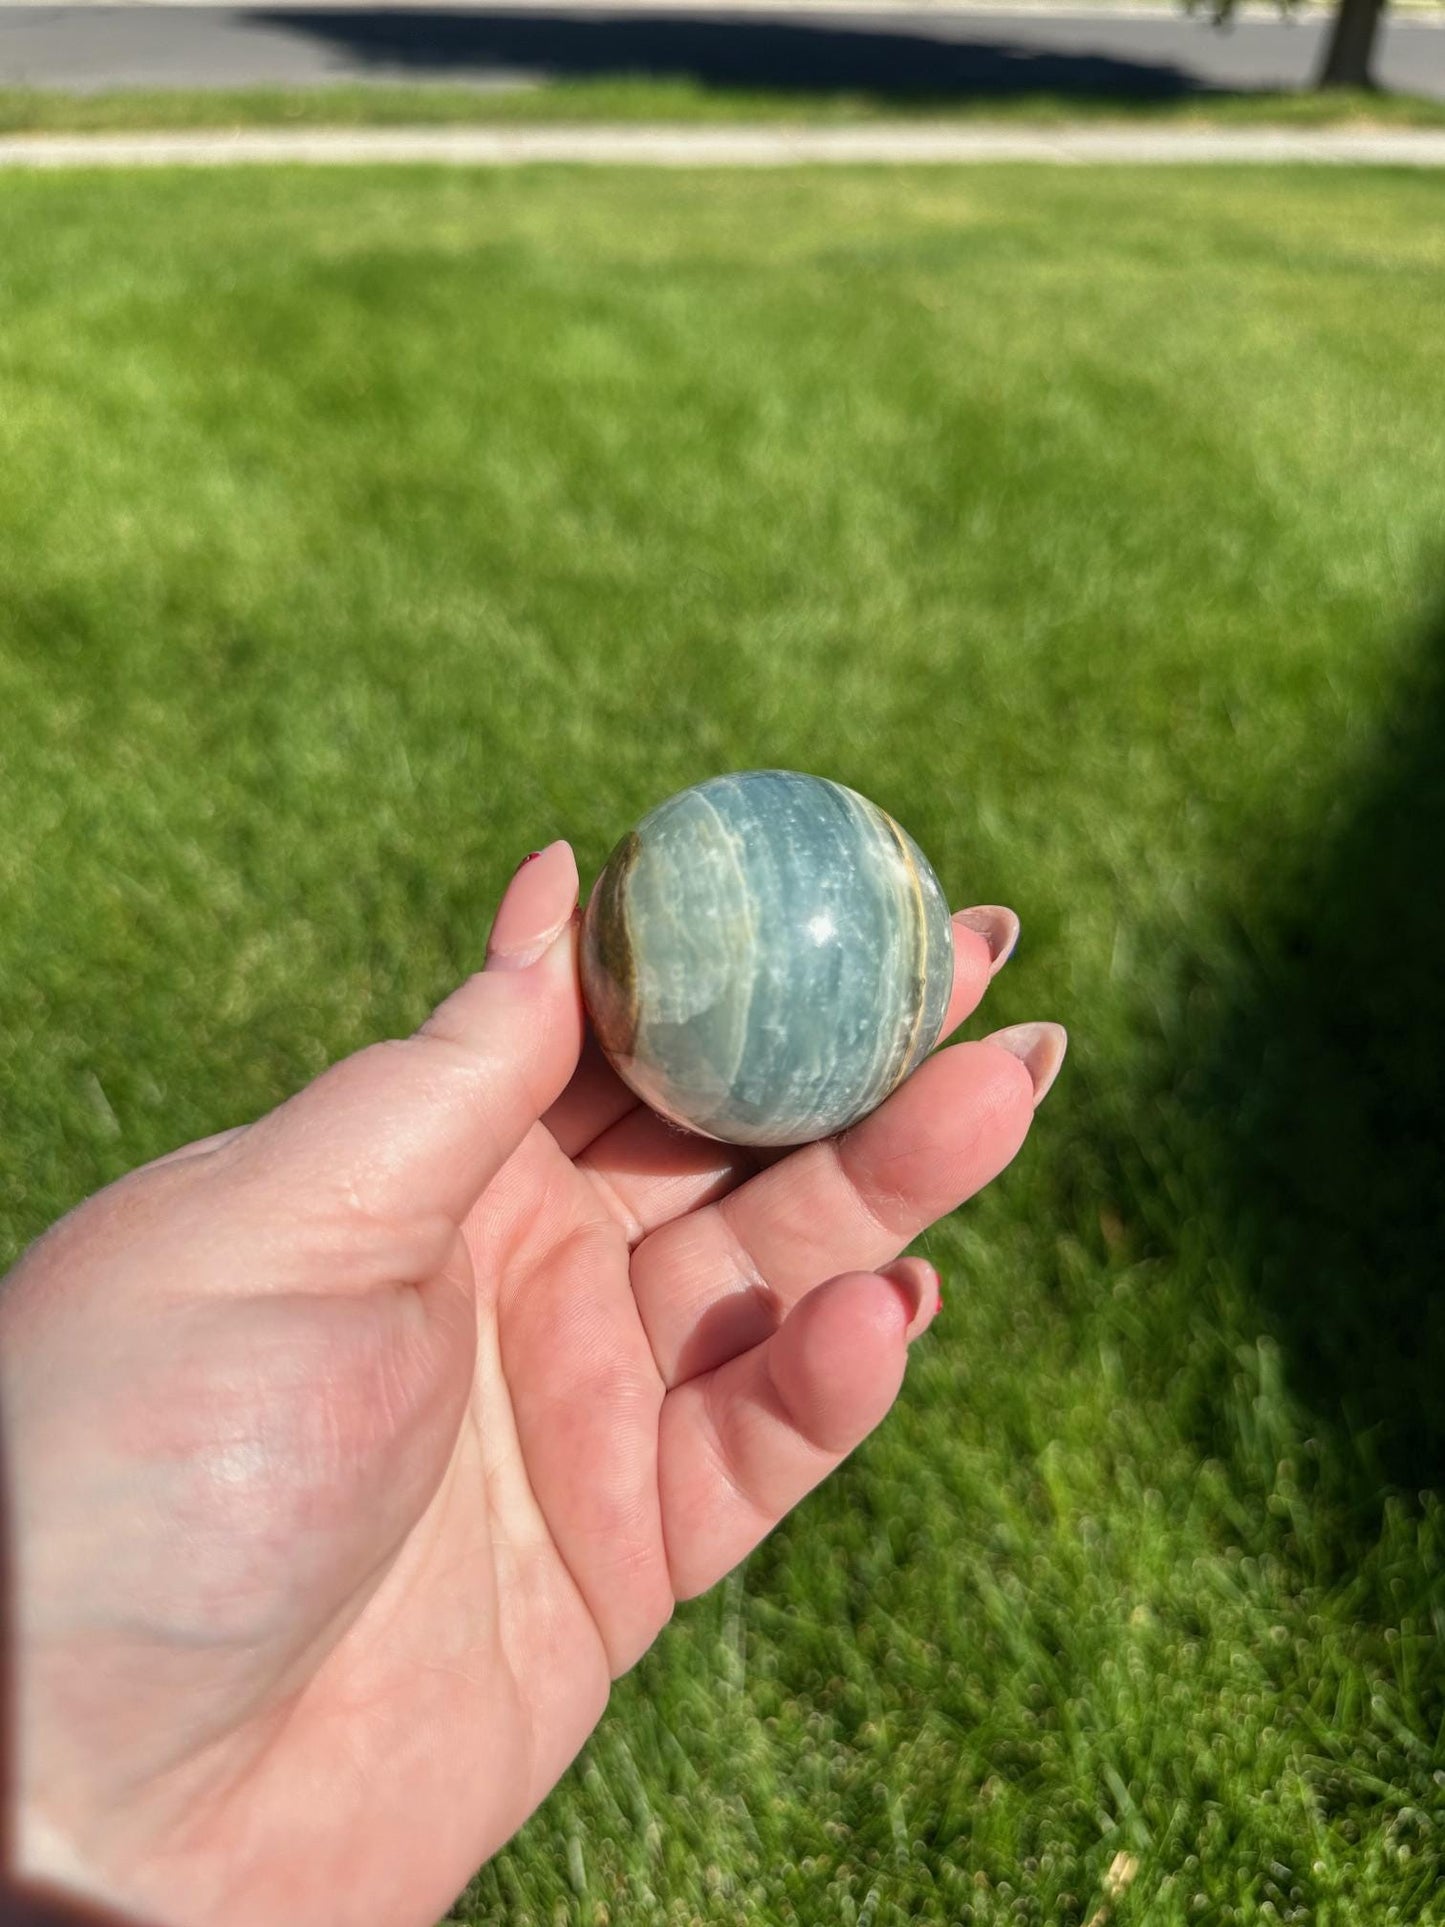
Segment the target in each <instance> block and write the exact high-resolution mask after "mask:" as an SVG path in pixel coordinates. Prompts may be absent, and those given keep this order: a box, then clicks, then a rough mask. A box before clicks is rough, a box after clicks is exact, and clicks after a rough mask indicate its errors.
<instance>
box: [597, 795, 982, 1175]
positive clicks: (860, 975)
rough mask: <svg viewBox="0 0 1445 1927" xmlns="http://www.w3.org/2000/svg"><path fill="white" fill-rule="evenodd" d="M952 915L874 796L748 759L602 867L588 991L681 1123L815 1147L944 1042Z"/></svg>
mask: <svg viewBox="0 0 1445 1927" xmlns="http://www.w3.org/2000/svg"><path fill="white" fill-rule="evenodd" d="M952 985H953V926H952V924H951V922H950V920H949V914H948V905H947V903H946V902H945V900H944V896H943V892H942V890H941V889H940V888H939V885H938V879H937V877H936V876H935V875H934V874H933V870H932V869H931V867H930V865H929V863H928V859H927V858H926V857H925V856H924V854H923V852H922V851H921V850H920V849H919V847H918V845H917V844H916V843H915V842H914V841H913V839H912V837H911V836H909V835H908V833H907V832H906V831H905V830H903V829H900V828H899V826H898V824H896V823H895V822H894V821H893V819H892V817H891V816H888V815H885V813H884V812H883V811H882V810H880V809H879V808H878V807H877V806H876V805H875V804H873V803H870V802H869V801H868V800H867V798H866V797H862V796H859V795H858V794H857V792H856V791H854V790H850V789H844V787H843V786H842V784H841V783H829V782H826V781H825V780H824V779H823V778H822V777H818V776H798V775H795V774H793V773H792V772H791V771H788V770H752V771H748V772H746V773H745V774H742V775H738V776H717V777H714V778H713V779H712V780H711V781H710V782H706V783H699V784H697V786H696V787H695V788H693V789H689V790H682V791H681V792H680V793H679V794H678V795H676V796H672V797H669V798H668V800H667V801H666V802H665V803H659V805H658V806H657V808H656V809H655V810H653V811H652V812H651V813H650V815H648V816H645V817H644V818H643V820H642V821H641V822H640V823H639V824H638V826H637V828H636V829H635V830H633V831H632V832H631V833H630V834H629V835H627V836H625V837H624V838H623V839H622V841H621V842H620V843H619V844H618V846H617V848H616V849H615V850H614V851H613V852H612V855H611V856H610V857H609V858H608V860H607V865H606V868H605V869H604V870H603V872H602V874H601V876H600V877H599V878H598V879H597V884H596V887H595V888H594V890H593V892H592V896H591V900H590V901H589V903H588V905H587V914H586V916H585V918H584V919H583V924H582V987H583V994H584V996H585V998H586V1001H587V1008H588V1011H589V1013H590V1015H591V1018H592V1027H593V1029H594V1031H595V1032H596V1035H597V1041H598V1042H599V1044H600V1045H601V1046H602V1049H603V1051H604V1052H605V1053H606V1055H607V1057H608V1059H609V1061H610V1062H611V1064H612V1066H613V1068H614V1069H615V1070H616V1071H617V1073H618V1075H619V1076H620V1077H621V1078H622V1079H623V1081H624V1082H625V1083H626V1084H628V1085H629V1086H630V1087H631V1088H632V1090H634V1091H635V1092H636V1093H637V1095H638V1096H639V1097H640V1098H642V1099H643V1100H644V1102H646V1103H647V1104H650V1105H651V1106H652V1108H653V1110H655V1111H658V1112H660V1113H661V1114H662V1116H663V1117H665V1118H668V1119H670V1120H671V1121H672V1122H673V1123H674V1124H681V1125H684V1126H685V1127H686V1128H687V1129H688V1130H690V1131H698V1132H700V1133H702V1135H703V1136H705V1137H711V1138H718V1139H721V1140H722V1141H724V1142H725V1143H730V1144H773V1145H782V1144H806V1143H809V1142H810V1141H811V1140H812V1139H814V1138H820V1137H827V1136H829V1135H830V1134H831V1133H832V1132H834V1131H841V1130H843V1129H844V1128H845V1127H846V1126H847V1125H849V1124H853V1123H856V1121H857V1120H858V1119H859V1118H860V1117H864V1116H866V1115H867V1113H868V1112H869V1111H871V1110H873V1109H874V1108H875V1107H876V1106H877V1105H879V1104H881V1103H882V1101H883V1099H884V1098H885V1097H887V1095H888V1093H889V1092H890V1091H892V1090H894V1089H895V1088H896V1087H897V1086H898V1085H899V1084H901V1083H902V1081H903V1079H904V1078H905V1077H907V1075H908V1074H909V1072H910V1071H911V1070H913V1069H914V1068H915V1067H916V1066H917V1065H918V1064H919V1063H920V1062H921V1060H922V1059H923V1058H924V1057H926V1056H927V1055H928V1053H929V1051H931V1050H932V1048H933V1046H934V1045H935V1044H936V1043H937V1041H938V1035H939V1032H940V1030H941V1029H942V1027H943V1017H944V1012H945V1010H946V1008H947V1006H948V999H949V993H950V990H951V989H952Z"/></svg>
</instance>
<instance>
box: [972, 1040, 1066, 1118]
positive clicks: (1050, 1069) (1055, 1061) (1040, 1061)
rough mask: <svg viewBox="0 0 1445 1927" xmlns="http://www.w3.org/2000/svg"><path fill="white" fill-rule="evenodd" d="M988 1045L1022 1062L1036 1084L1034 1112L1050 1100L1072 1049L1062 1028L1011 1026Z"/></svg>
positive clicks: (988, 1042) (986, 1041)
mask: <svg viewBox="0 0 1445 1927" xmlns="http://www.w3.org/2000/svg"><path fill="white" fill-rule="evenodd" d="M983 1041H984V1043H986V1044H998V1045H1000V1046H1001V1047H1002V1049H1004V1050H1006V1051H1012V1052H1013V1054H1014V1056H1015V1057H1017V1058H1020V1059H1021V1060H1022V1062H1023V1064H1024V1067H1025V1069H1026V1070H1027V1071H1028V1074H1029V1076H1030V1077H1031V1078H1032V1079H1033V1081H1034V1109H1035V1110H1037V1109H1038V1108H1039V1106H1040V1104H1042V1103H1043V1101H1044V1099H1045V1098H1046V1097H1047V1096H1048V1094H1049V1091H1050V1089H1051V1087H1052V1085H1053V1081H1054V1079H1055V1078H1056V1077H1057V1076H1058V1074H1059V1069H1060V1066H1061V1065H1062V1064H1063V1061H1064V1052H1065V1051H1066V1050H1067V1049H1068V1048H1069V1033H1068V1032H1067V1031H1066V1030H1065V1029H1064V1027H1063V1025H1062V1024H1010V1025H1009V1027H1008V1029H1007V1030H996V1031H995V1032H994V1033H993V1035H992V1036H991V1037H985V1038H984V1040H983Z"/></svg>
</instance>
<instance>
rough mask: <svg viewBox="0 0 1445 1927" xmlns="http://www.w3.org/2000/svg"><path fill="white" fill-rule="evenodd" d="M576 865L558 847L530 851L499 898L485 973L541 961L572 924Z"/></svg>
mask: <svg viewBox="0 0 1445 1927" xmlns="http://www.w3.org/2000/svg"><path fill="white" fill-rule="evenodd" d="M576 901H577V863H576V859H575V858H574V857H573V855H572V846H571V845H570V844H569V843H566V842H562V841H559V842H557V843H549V844H548V845H547V847H546V849H545V850H533V851H531V852H530V853H529V854H528V855H527V856H524V857H523V858H522V861H521V862H520V863H519V864H518V865H517V870H516V874H515V875H514V876H513V878H512V880H511V882H510V883H509V884H508V885H507V887H506V890H505V891H504V892H503V895H502V901H501V902H500V903H499V904H498V905H497V914H496V917H495V918H494V920H493V923H492V934H491V936H490V937H489V938H488V940H487V968H488V969H489V970H525V969H526V968H527V967H528V965H529V964H534V963H536V961H537V959H538V958H539V957H541V956H544V955H545V954H546V952H547V951H548V950H550V949H551V947H552V945H553V944H554V943H555V942H556V941H557V939H558V937H559V936H560V935H561V934H562V932H563V931H564V930H565V929H566V928H567V926H568V924H569V923H570V922H571V921H572V906H573V904H574V903H575V902H576Z"/></svg>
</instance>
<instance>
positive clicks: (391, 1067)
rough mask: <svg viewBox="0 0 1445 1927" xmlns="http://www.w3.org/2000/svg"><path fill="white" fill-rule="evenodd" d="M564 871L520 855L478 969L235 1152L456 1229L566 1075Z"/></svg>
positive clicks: (567, 900) (555, 852) (551, 850)
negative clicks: (420, 1019) (401, 1036)
mask: <svg viewBox="0 0 1445 1927" xmlns="http://www.w3.org/2000/svg"><path fill="white" fill-rule="evenodd" d="M576 908H577V862H576V859H575V857H574V856H573V854H572V850H571V847H570V845H568V844H567V843H553V844H550V845H549V846H548V847H547V848H546V849H545V850H543V851H541V852H540V853H539V854H536V855H534V856H530V857H528V858H526V859H525V860H524V861H523V863H522V865H521V867H520V868H519V869H518V870H517V873H516V874H515V876H513V878H512V880H511V882H510V883H509V884H508V886H507V889H506V892H505V893H504V895H503V897H502V901H501V904H500V905H499V906H498V909H497V915H496V919H495V921H494V923H493V926H492V935H491V939H490V941H489V943H488V945H487V961H486V968H485V969H484V970H481V971H479V972H478V973H477V975H476V976H474V977H470V978H469V979H468V980H467V982H466V983H464V984H463V985H462V986H461V988H460V989H458V990H455V991H453V992H452V994H451V996H450V997H448V998H447V1000H446V1002H445V1003H443V1004H441V1005H440V1006H439V1007H438V1008H437V1009H436V1010H435V1011H434V1012H433V1013H432V1015H431V1016H430V1017H429V1018H428V1019H427V1021H426V1022H425V1023H424V1024H423V1025H422V1027H421V1029H420V1030H419V1031H417V1033H416V1035H415V1036H413V1037H409V1038H407V1039H405V1041H403V1042H388V1043H381V1044H372V1045H369V1046H368V1047H367V1048H366V1049H365V1050H361V1051H358V1052H357V1053H356V1055H355V1056H353V1057H347V1058H344V1059H343V1060H342V1061H341V1062H340V1063H339V1064H333V1065H332V1067H331V1069H330V1070H328V1071H325V1072H323V1074H322V1075H321V1076H320V1077H318V1078H317V1079H316V1080H315V1082H314V1083H312V1084H308V1085H307V1086H306V1088H305V1090H303V1091H299V1092H298V1093H297V1095H296V1096H295V1097H293V1098H291V1099H289V1100H288V1101H287V1102H286V1103H285V1104H282V1105H281V1106H280V1107H279V1108H278V1109H277V1110H275V1111H272V1112H271V1113H270V1115H269V1116H267V1117H264V1118H262V1119H261V1120H260V1121H259V1123H257V1124H255V1125H253V1126H252V1128H251V1129H250V1130H249V1131H248V1132H247V1133H246V1143H245V1153H244V1155H245V1157H246V1161H247V1162H248V1163H250V1162H251V1160H252V1159H253V1158H255V1159H258V1160H260V1161H261V1162H262V1163H263V1164H264V1165H265V1166H266V1167H267V1171H268V1175H274V1176H276V1177H278V1178H280V1179H281V1180H282V1181H283V1182H284V1183H287V1184H288V1185H292V1186H294V1185H296V1184H298V1183H299V1184H300V1185H302V1186H304V1187H305V1188H306V1190H307V1191H308V1192H310V1193H311V1194H312V1195H313V1197H314V1195H315V1193H316V1192H317V1190H318V1189H319V1190H320V1191H321V1193H322V1194H323V1195H329V1196H331V1197H334V1198H335V1197H339V1198H340V1199H342V1200H344V1201H346V1202H347V1203H350V1204H354V1205H355V1206H356V1207H358V1208H359V1209H361V1210H362V1211H363V1212H365V1213H366V1214H367V1215H368V1216H375V1217H379V1218H381V1219H382V1220H383V1221H385V1220H388V1219H390V1220H393V1221H395V1220H408V1219H411V1220H414V1219H415V1218H416V1217H417V1216H418V1215H422V1216H433V1215H437V1214H439V1215H441V1216H443V1217H445V1218H447V1219H449V1220H450V1221H451V1222H452V1223H453V1224H460V1223H461V1221H462V1219H463V1218H464V1217H465V1216H466V1214H467V1212H468V1211H469V1210H470V1209H471V1207H472V1205H473V1204H474V1203H475V1202H476V1199H477V1197H478V1195H479V1194H480V1192H481V1191H482V1189H483V1187H484V1186H485V1185H486V1184H488V1183H489V1182H490V1180H491V1179H492V1178H493V1177H494V1176H495V1175H496V1173H497V1172H498V1171H499V1170H500V1169H501V1167H502V1165H503V1164H504V1163H505V1162H506V1160H507V1159H508V1158H509V1157H510V1156H511V1154H512V1153H513V1151H515V1150H516V1148H517V1146H518V1145H519V1144H520V1143H521V1142H522V1139H523V1138H524V1137H525V1136H526V1135H527V1133H528V1131H530V1130H531V1129H532V1127H533V1125H534V1124H535V1123H536V1122H537V1120H538V1118H539V1117H541V1115H542V1113H543V1112H544V1111H546V1110H547V1109H549V1108H550V1106H551V1105H552V1104H553V1103H555V1101H556V1100H557V1098H558V1097H559V1096H560V1095H561V1093H562V1091H563V1090H564V1089H565V1088H566V1085H567V1083H568V1081H569V1079H570V1078H571V1076H572V1073H573V1072H574V1071H575V1070H576V1068H577V1059H578V1057H579V1055H580V1054H581V1049H582V1037H583V1011H582V994H581V989H580V985H579V981H578V974H577V918H576Z"/></svg>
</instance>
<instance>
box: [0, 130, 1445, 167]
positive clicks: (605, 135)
mask: <svg viewBox="0 0 1445 1927" xmlns="http://www.w3.org/2000/svg"><path fill="white" fill-rule="evenodd" d="M998 161H1022V162H1032V163H1047V164H1050V165H1055V166H1075V167H1077V166H1101V165H1109V166H1116V165H1124V166H1148V167H1180V166H1183V167H1191V166H1196V165H1209V166H1218V165H1228V164H1234V165H1240V164H1256V165H1257V164H1269V165H1278V164H1280V163H1298V164H1303V165H1308V166H1346V167H1350V166H1355V167H1358V166H1371V167H1421V168H1437V167H1445V130H1435V129H1411V128H1401V129H1398V130H1396V131H1385V130H1379V131H1374V132H1363V131H1360V130H1353V131H1352V130H1350V129H1348V128H1339V129H1328V128H1322V129H1319V130H1318V131H1310V130H1306V129H1296V128H1266V127H1259V128H1213V129H1210V128H1200V129H1193V128H1177V129H1153V130H1145V129H1138V128H1112V129H1111V128H1085V127H1078V128H1058V129H1055V130H1052V131H1049V130H1044V129H1028V128H1018V129H1013V128H1002V127H993V128H977V127H975V128H968V127H939V126H936V125H935V126H931V127H920V126H894V125H888V124H885V123H879V124H878V125H876V126H854V127H793V128H789V127H505V128H481V127H477V128H470V127H418V128H376V129H367V130H357V131H354V132H353V131H346V132H342V131H333V130H328V129H324V128H318V129H315V130H310V131H307V130H302V129H280V130H276V131H269V130H259V129H247V130H245V131H240V132H235V133H225V132H196V133H177V134H36V135H9V136H5V137H0V167H6V168H35V169H67V168H87V167H231V166H305V167H367V166H373V165H378V164H385V165H397V164H403V165H418V164H431V165H441V166H448V167H526V166H537V165H556V164H564V165H571V166H583V167H802V166H808V167H812V166H825V167H826V166H857V165H867V166H890V167H893V166H934V167H937V166H948V167H954V166H970V165H977V164H980V163H986V162H998Z"/></svg>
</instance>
